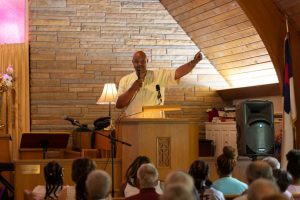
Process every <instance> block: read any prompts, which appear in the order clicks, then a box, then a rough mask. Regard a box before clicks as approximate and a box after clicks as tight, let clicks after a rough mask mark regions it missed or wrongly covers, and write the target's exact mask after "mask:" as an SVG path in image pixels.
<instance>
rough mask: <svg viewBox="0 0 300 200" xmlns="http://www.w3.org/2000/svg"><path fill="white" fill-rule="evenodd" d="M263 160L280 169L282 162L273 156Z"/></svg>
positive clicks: (273, 167)
mask: <svg viewBox="0 0 300 200" xmlns="http://www.w3.org/2000/svg"><path fill="white" fill-rule="evenodd" d="M263 161H265V162H267V163H268V164H269V165H270V166H271V167H272V169H280V162H279V161H278V160H277V159H276V158H274V157H272V156H268V157H265V158H264V159H263Z"/></svg>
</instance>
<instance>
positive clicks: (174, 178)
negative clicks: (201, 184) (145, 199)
mask: <svg viewBox="0 0 300 200" xmlns="http://www.w3.org/2000/svg"><path fill="white" fill-rule="evenodd" d="M173 184H183V185H185V186H186V187H187V188H188V189H189V190H190V191H192V190H193V188H194V180H193V178H192V177H191V176H190V175H189V174H188V173H185V172H183V171H173V172H171V173H169V174H168V175H167V178H166V181H165V187H166V188H167V187H168V186H170V185H173Z"/></svg>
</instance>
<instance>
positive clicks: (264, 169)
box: [246, 160, 274, 184]
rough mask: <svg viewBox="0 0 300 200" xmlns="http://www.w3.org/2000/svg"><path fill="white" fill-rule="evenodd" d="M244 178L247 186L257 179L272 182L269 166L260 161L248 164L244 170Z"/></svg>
mask: <svg viewBox="0 0 300 200" xmlns="http://www.w3.org/2000/svg"><path fill="white" fill-rule="evenodd" d="M246 176H247V180H248V183H249V184H251V183H252V182H253V181H254V180H256V179H259V178H264V179H268V180H271V181H273V180H274V178H273V172H272V168H271V166H270V165H269V164H268V163H266V162H265V161H262V160H258V161H254V162H252V163H250V164H249V165H248V167H247V169H246Z"/></svg>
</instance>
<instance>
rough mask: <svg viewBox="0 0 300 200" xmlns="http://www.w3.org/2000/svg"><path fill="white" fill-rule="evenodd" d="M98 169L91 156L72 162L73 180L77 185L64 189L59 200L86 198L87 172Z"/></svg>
mask: <svg viewBox="0 0 300 200" xmlns="http://www.w3.org/2000/svg"><path fill="white" fill-rule="evenodd" d="M95 169H96V163H95V162H94V161H92V160H91V159H89V158H78V159H76V160H74V161H73V163H72V180H73V181H74V183H75V186H69V187H67V188H66V189H64V190H62V191H61V193H60V195H59V200H66V199H76V200H81V199H86V198H87V197H86V195H87V194H86V187H85V181H84V180H85V178H86V176H87V174H88V173H89V172H91V171H93V170H95Z"/></svg>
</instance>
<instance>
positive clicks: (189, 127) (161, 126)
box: [119, 118, 199, 179]
mask: <svg viewBox="0 0 300 200" xmlns="http://www.w3.org/2000/svg"><path fill="white" fill-rule="evenodd" d="M119 133H120V135H121V136H122V140H123V141H125V142H128V143H130V144H132V146H131V147H128V146H124V145H123V146H122V177H123V178H124V176H125V173H126V170H127V168H128V166H129V165H130V163H131V162H132V161H133V160H134V159H135V158H136V157H137V156H139V155H144V156H148V157H149V158H150V159H151V162H152V163H153V164H155V165H156V167H157V169H158V171H159V174H160V178H161V179H165V177H166V175H167V174H168V173H169V172H171V171H173V170H177V169H180V170H187V169H188V168H189V166H190V165H191V163H192V162H193V161H194V160H195V159H197V158H198V134H199V122H198V121H196V120H193V119H168V118H161V119H153V118H152V119H145V118H136V119H134V118H130V119H123V120H122V121H121V122H120V130H119Z"/></svg>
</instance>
